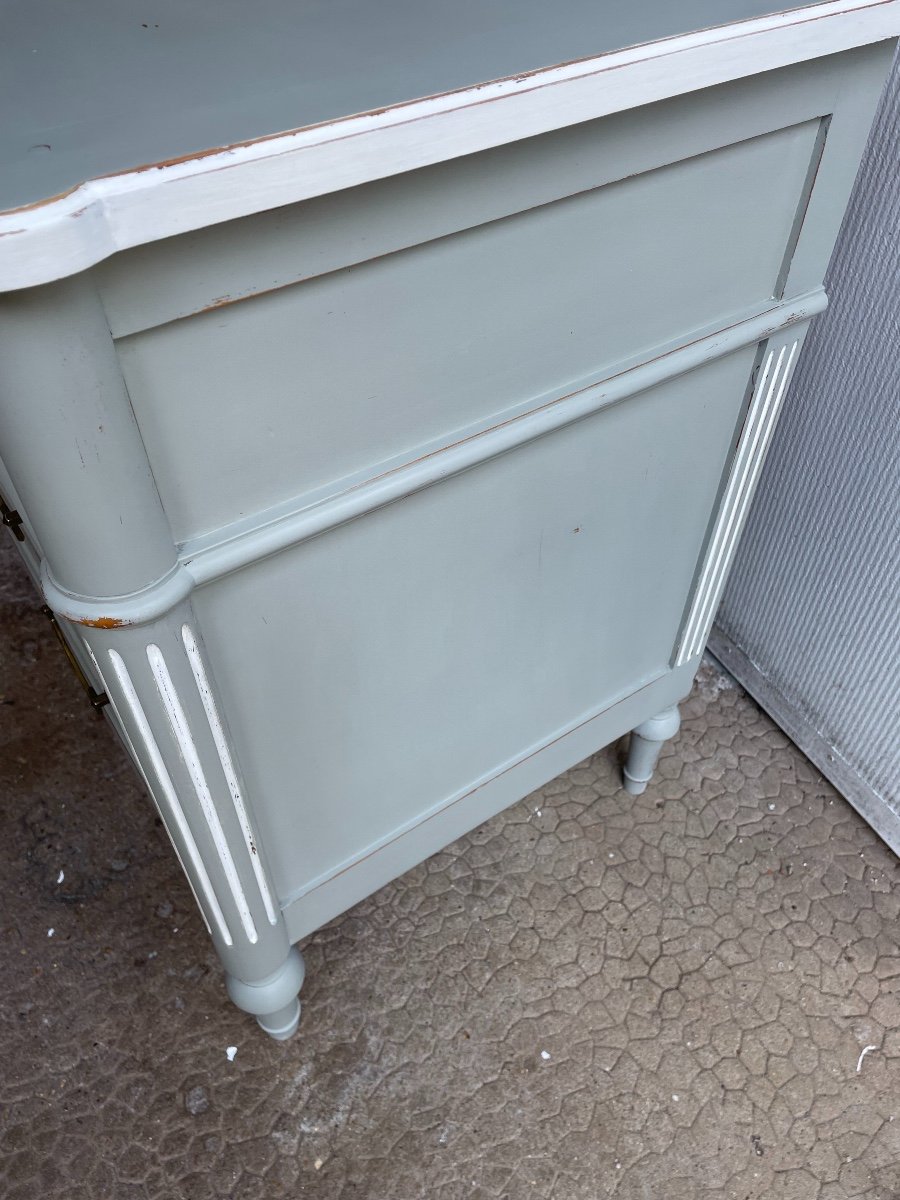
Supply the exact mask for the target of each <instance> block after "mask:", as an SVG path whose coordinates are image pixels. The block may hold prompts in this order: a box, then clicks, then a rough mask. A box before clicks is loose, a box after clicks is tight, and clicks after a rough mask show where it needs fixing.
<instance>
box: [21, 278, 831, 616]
mask: <svg viewBox="0 0 900 1200" xmlns="http://www.w3.org/2000/svg"><path fill="white" fill-rule="evenodd" d="M827 304H828V297H827V296H826V294H825V292H824V290H823V289H822V288H817V289H816V290H815V291H813V292H809V293H807V294H806V295H805V296H800V297H797V298H795V299H793V300H791V301H789V302H787V303H782V304H778V305H775V306H773V307H771V308H768V309H766V310H765V311H764V312H762V313H758V314H756V315H755V316H752V317H748V318H747V319H745V320H743V321H738V322H736V323H735V324H734V325H730V326H728V327H726V328H725V329H721V330H717V331H716V332H715V333H710V334H707V335H706V336H704V337H700V338H698V339H697V340H696V341H693V342H689V343H688V344H687V345H682V346H679V347H677V348H676V349H673V350H669V351H668V352H666V353H664V354H660V355H659V356H658V357H656V358H653V359H650V360H649V361H647V362H643V363H641V364H639V365H638V366H635V367H631V368H630V369H628V370H623V371H620V372H619V373H618V374H614V375H611V376H607V377H606V378H605V379H603V380H601V381H600V382H597V383H591V384H589V385H587V386H585V387H582V388H579V389H577V390H576V391H573V392H569V393H568V394H566V395H564V396H561V397H557V398H555V399H552V400H549V401H548V402H547V403H544V404H539V405H538V406H537V407H531V408H528V409H527V411H525V412H523V413H517V414H515V415H512V416H509V417H508V418H507V419H505V420H502V419H501V420H500V421H498V423H497V424H495V425H492V426H490V427H489V428H487V429H481V428H479V429H478V430H476V431H470V432H468V433H467V432H466V430H462V431H460V432H458V433H457V435H456V440H455V441H453V442H452V443H450V444H449V445H446V444H442V445H441V446H439V447H438V448H437V449H434V450H431V451H429V452H427V453H425V454H422V455H420V457H418V458H416V459H413V460H411V461H407V462H404V463H402V464H400V465H397V466H394V467H391V468H390V469H388V470H385V471H383V472H382V473H381V474H379V475H376V476H374V477H373V476H370V477H367V478H366V479H364V480H363V481H361V482H359V483H356V484H353V485H352V486H350V487H345V488H344V489H343V490H340V491H333V492H331V493H330V494H328V495H326V496H325V497H324V498H321V499H318V500H317V501H316V502H314V503H309V502H308V501H307V502H306V503H304V501H303V498H300V500H299V501H294V502H293V503H292V504H291V506H290V507H288V506H287V505H285V506H281V508H280V509H278V510H275V514H274V515H273V513H272V511H271V510H270V511H269V513H265V512H263V513H259V514H257V516H256V517H255V518H254V521H255V523H254V524H249V523H248V522H247V521H242V522H239V523H236V524H234V525H230V526H228V525H226V526H224V527H223V528H222V529H220V530H217V531H216V532H215V533H214V534H210V535H208V536H206V537H204V538H203V540H202V541H201V540H200V539H197V540H195V541H193V542H188V543H186V544H185V545H184V546H183V547H182V548H181V558H180V562H179V564H178V566H177V568H176V570H175V571H173V572H170V573H169V574H168V575H167V576H166V577H165V578H164V579H162V580H159V581H158V582H157V583H156V584H153V585H151V586H150V587H148V588H146V589H145V590H144V591H141V592H139V593H136V594H135V595H133V596H122V597H109V598H105V599H100V598H97V599H94V598H90V599H89V598H86V597H81V596H73V595H71V594H70V593H68V592H66V591H65V590H64V589H63V588H61V587H60V586H59V585H58V584H57V583H56V582H55V580H54V579H53V577H52V576H51V574H50V572H49V570H48V569H47V565H46V563H45V564H44V566H43V570H42V577H41V578H42V585H43V589H44V595H45V598H46V600H47V603H48V604H49V605H50V607H51V608H52V609H53V610H54V612H56V613H58V614H59V615H60V616H63V617H66V618H67V619H68V620H70V621H74V622H76V623H78V624H81V625H93V626H100V627H102V628H106V629H109V628H119V627H123V626H129V625H140V624H143V623H144V622H146V621H151V620H155V619H156V618H157V617H160V616H162V615H163V614H164V613H166V612H168V611H169V610H170V609H171V608H173V607H174V606H175V604H177V603H179V601H181V600H183V599H185V597H186V596H187V595H189V594H190V592H191V591H192V590H193V588H194V587H197V586H200V585H202V584H207V583H212V582H213V581H215V580H216V579H220V578H222V577H223V576H225V575H228V574H230V573H231V572H233V571H239V570H241V569H242V568H243V567H248V566H250V565H251V564H252V563H254V562H258V561H259V560H260V559H263V558H268V557H269V556H270V555H273V554H278V553H280V552H281V551H283V550H287V549H288V548H289V547H291V546H297V545H300V544H301V543H302V542H305V541H309V539H310V538H314V537H317V536H318V535H319V534H322V533H325V532H327V531H328V530H329V529H334V528H336V527H337V526H339V525H343V524H345V523H346V522H348V521H353V520H355V519H356V518H358V517H362V516H365V515H366V514H367V513H370V512H374V511H376V510H377V509H379V508H383V507H384V506H385V505H388V504H392V503H393V502H394V501H396V500H401V499H403V498H404V497H405V496H411V495H414V494H415V493H416V492H419V491H422V490H423V489H424V488H427V487H430V486H431V485H432V484H435V483H439V482H441V480H444V479H449V478H451V477H452V476H454V475H459V474H460V473H461V472H463V471H466V470H468V469H469V468H471V467H475V466H478V465H479V464H480V463H486V462H489V461H490V460H491V459H492V458H496V457H497V456H498V455H500V454H504V453H506V452H507V451H509V450H514V449H516V448H517V447H518V446H524V445H526V444H527V443H528V442H533V441H535V440H536V439H537V438H540V437H542V436H544V435H545V434H548V433H552V432H553V431H554V430H557V429H562V428H564V427H565V426H567V425H571V424H573V423H574V422H576V421H580V420H583V419H584V418H586V417H589V416H591V415H592V414H594V413H597V412H600V411H601V410H602V409H604V408H608V407H610V406H611V405H613V404H618V403H621V402H622V401H623V400H627V399H628V398H629V397H630V396H635V395H637V394H639V393H640V392H645V391H647V390H648V389H650V388H653V387H656V386H658V385H659V384H661V383H665V382H667V381H668V380H670V379H675V378H677V377H678V376H679V375H684V374H686V373H687V372H688V371H693V370H695V369H696V368H697V367H701V366H703V365H704V364H706V363H709V362H713V361H714V360H716V359H719V358H723V357H724V356H725V355H727V354H731V353H733V352H734V351H736V350H740V349H743V348H744V347H745V346H751V345H754V344H755V343H756V342H759V341H762V340H763V339H764V338H768V337H771V336H773V335H774V334H776V333H779V332H781V331H782V330H784V329H787V328H790V327H791V326H793V325H796V324H798V323H800V322H806V321H809V320H810V319H811V318H812V317H814V316H815V315H816V314H817V313H820V312H823V311H824V310H825V308H826V306H827ZM267 517H268V519H267Z"/></svg>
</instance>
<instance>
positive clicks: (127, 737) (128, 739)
mask: <svg viewBox="0 0 900 1200" xmlns="http://www.w3.org/2000/svg"><path fill="white" fill-rule="evenodd" d="M81 641H82V644H83V645H84V648H85V650H86V651H87V654H88V657H89V658H90V660H91V663H92V664H93V667H94V670H95V671H96V672H97V678H98V680H99V681H100V686H101V688H102V689H103V691H104V692H105V693H106V697H107V699H108V700H109V707H110V709H112V712H113V715H114V716H115V718H116V720H117V721H118V723H119V724H118V729H117V732H118V734H119V736H120V737H121V738H122V739H123V740H124V742H125V745H126V747H127V748H128V752H129V754H130V755H131V758H132V761H133V763H134V765H135V767H136V768H137V772H138V774H139V775H140V777H141V779H142V780H143V782H144V787H145V788H146V789H147V794H148V795H149V797H150V799H151V800H152V801H153V806H154V808H155V809H156V811H157V814H158V815H159V819H160V821H162V824H163V829H165V831H166V833H167V834H168V837H169V841H170V842H171V843H172V849H173V850H174V851H175V857H176V858H177V859H178V864H179V866H180V867H181V869H182V871H183V872H184V877H185V879H186V880H187V885H188V887H189V888H190V889H191V894H192V895H193V897H194V903H195V904H196V905H197V911H198V912H199V913H200V916H201V917H202V919H203V924H204V925H205V926H206V932H207V933H208V934H209V935H210V936H212V929H211V928H210V924H209V918H208V917H207V915H206V909H205V908H204V907H203V905H202V904H201V903H200V897H199V896H198V895H197V889H196V887H194V881H193V879H192V878H191V875H190V872H189V871H188V869H187V867H186V866H185V865H184V858H183V856H182V853H181V851H180V850H179V849H178V843H177V842H176V841H175V839H174V838H173V837H172V830H171V827H170V822H169V820H168V819H167V817H166V813H165V811H164V810H163V807H162V805H161V804H160V802H159V797H158V796H157V795H156V792H155V791H154V790H153V785H152V784H151V783H150V777H149V776H148V775H147V772H146V771H145V770H144V764H143V763H142V762H141V757H140V755H139V754H138V752H137V747H136V746H135V744H134V740H133V738H132V736H131V734H130V733H129V732H128V726H127V725H126V724H125V722H124V721H123V720H122V714H121V712H120V711H119V706H118V704H116V697H115V694H114V693H113V692H112V691H111V690H110V687H109V684H108V683H107V682H106V679H105V678H104V675H103V672H102V671H101V670H100V664H99V663H98V662H97V656H96V655H95V654H94V651H93V650H92V649H91V647H90V645H89V644H88V642H87V641H86V639H85V638H82V639H81Z"/></svg>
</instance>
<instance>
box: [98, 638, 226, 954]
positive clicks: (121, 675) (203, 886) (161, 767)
mask: <svg viewBox="0 0 900 1200" xmlns="http://www.w3.org/2000/svg"><path fill="white" fill-rule="evenodd" d="M108 653H109V661H110V663H111V664H112V668H113V671H114V672H115V676H116V679H117V680H118V683H119V687H120V688H121V689H122V695H123V696H124V698H125V703H126V704H127V705H128V708H129V710H130V711H131V717H132V720H133V721H134V724H135V727H136V729H137V732H138V735H139V736H140V738H141V741H142V742H143V744H144V747H145V749H146V751H147V756H148V758H149V759H150V766H151V768H152V770H153V774H154V775H155V776H156V779H157V782H158V783H159V789H160V792H161V793H162V795H163V797H164V798H165V801H166V805H167V806H168V811H169V812H170V813H171V815H172V820H173V821H174V823H175V828H176V829H177V830H178V836H179V837H180V838H181V842H182V845H183V846H184V848H185V851H186V853H187V856H188V859H189V860H190V864H191V869H192V870H193V872H194V877H195V878H196V880H197V885H198V887H199V888H200V891H201V892H202V893H203V898H204V900H205V901H206V904H207V907H208V908H209V912H210V914H211V916H212V922H213V924H214V925H215V927H216V930H217V932H218V934H219V937H220V938H221V939H222V941H223V942H224V944H225V945H226V946H231V945H233V941H232V937H231V931H230V930H229V928H228V922H227V921H226V920H225V914H224V913H223V912H222V907H221V905H220V904H219V901H218V898H217V896H216V893H215V889H214V888H213V885H212V880H211V879H210V877H209V873H208V871H207V870H206V867H205V865H204V862H203V857H202V855H201V854H200V850H199V848H198V846H197V843H196V842H195V841H194V835H193V834H192V833H191V830H190V826H189V825H188V823H187V819H186V817H185V815H184V810H183V809H182V807H181V804H180V802H179V800H178V794H177V792H176V791H175V785H174V784H173V783H172V777H171V776H170V775H169V771H168V768H167V767H166V764H165V762H164V761H163V756H162V754H161V752H160V749H159V745H158V744H157V741H156V738H155V737H154V736H153V730H152V729H151V728H150V722H149V721H148V720H147V716H146V714H145V712H144V708H143V705H142V704H141V701H140V698H139V697H138V694H137V692H136V691H135V687H134V684H133V683H132V682H131V676H130V675H129V673H128V668H127V667H126V666H125V662H124V659H123V658H122V656H121V655H120V654H119V653H118V651H116V650H110V651H108ZM101 678H102V675H101ZM170 836H171V835H170ZM173 844H174V839H173ZM179 857H180V856H179ZM182 865H183V864H182ZM185 873H187V872H185ZM192 886H193V885H192ZM195 895H196V893H195ZM201 908H202V906H201Z"/></svg>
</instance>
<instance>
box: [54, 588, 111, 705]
mask: <svg viewBox="0 0 900 1200" xmlns="http://www.w3.org/2000/svg"><path fill="white" fill-rule="evenodd" d="M41 612H42V613H43V614H44V616H45V617H46V618H47V620H48V621H49V622H50V624H51V625H52V626H53V632H54V633H55V634H56V636H57V638H58V639H59V644H60V645H61V646H62V648H63V653H64V654H65V656H66V658H67V659H68V660H69V666H70V667H71V668H72V670H73V671H74V672H75V674H76V676H77V678H78V682H79V683H80V684H81V686H82V687H83V688H84V690H85V691H86V692H87V698H88V700H90V702H91V707H92V708H93V709H94V711H95V712H99V711H100V709H101V708H103V706H104V704H109V696H107V694H106V692H98V691H97V689H96V688H94V687H92V686H91V681H90V680H89V679H88V677H87V675H85V673H84V671H82V669H81V663H80V662H79V661H78V659H77V658H76V657H75V655H74V654H73V653H72V648H71V646H70V645H69V643H68V642H67V641H66V639H65V635H64V634H63V631H62V630H61V629H60V627H59V621H57V619H56V614H55V613H54V612H53V609H52V608H49V607H48V606H47V605H46V604H45V605H44V606H43V608H42V609H41Z"/></svg>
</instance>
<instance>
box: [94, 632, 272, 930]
mask: <svg viewBox="0 0 900 1200" xmlns="http://www.w3.org/2000/svg"><path fill="white" fill-rule="evenodd" d="M112 653H114V651H112V650H111V651H110V654H112ZM147 661H148V662H149V663H150V670H151V671H152V672H153V678H154V679H155V681H156V689H157V691H158V692H159V698H160V700H161V701H162V705H163V708H164V710H165V713H166V716H167V717H168V720H169V725H170V727H171V729H172V735H173V737H174V738H175V742H176V745H177V746H178V749H179V750H180V752H181V757H182V758H183V760H184V765H185V766H186V767H187V772H188V775H189V776H190V780H191V784H192V785H193V788H194V792H195V793H196V795H197V799H198V801H199V802H200V808H201V809H202V811H203V815H204V817H205V818H206V823H207V825H208V826H209V832H210V833H211V835H212V839H213V843H214V845H215V847H216V853H217V854H218V856H219V861H220V862H221V864H222V870H223V871H224V873H225V879H226V881H227V883H228V886H229V888H230V889H231V895H232V897H233V899H234V903H235V907H236V908H237V911H238V916H239V917H240V919H241V924H242V925H243V927H244V933H245V934H246V935H247V940H248V941H249V942H250V943H251V944H255V943H256V942H257V941H258V940H259V935H258V933H257V932H256V925H255V924H254V922H253V915H252V913H251V912H250V905H249V904H248V903H247V897H246V896H245V895H244V889H243V887H242V885H241V878H240V875H239V874H238V870H237V867H236V866H235V862H234V858H233V857H232V854H231V847H230V846H229V845H228V839H227V838H226V836H225V830H224V829H223V828H222V822H221V821H220V820H219V814H218V813H217V812H216V806H215V804H214V803H213V798H212V794H211V792H210V790H209V784H208V783H207V781H206V776H205V775H204V773H203V767H202V765H201V763H200V755H199V754H198V753H197V747H196V745H195V744H194V739H193V737H192V736H191V728H190V725H189V724H188V720H187V716H186V715H185V711H184V708H183V707H182V704H181V700H180V699H179V696H178V692H177V691H176V689H175V684H174V683H173V682H172V677H171V675H170V674H169V668H168V666H167V665H166V660H165V657H164V655H163V652H162V651H161V650H160V648H159V646H157V645H156V644H155V643H154V642H150V643H149V645H148V646H147Z"/></svg>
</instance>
